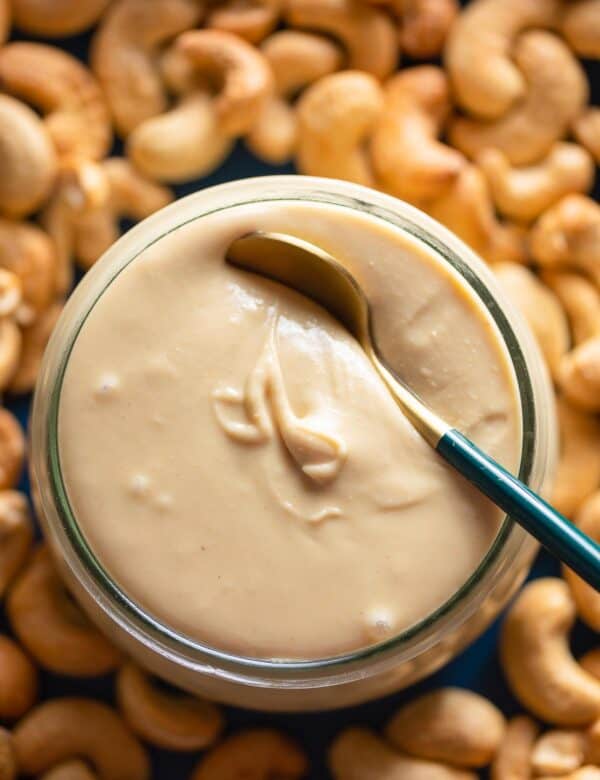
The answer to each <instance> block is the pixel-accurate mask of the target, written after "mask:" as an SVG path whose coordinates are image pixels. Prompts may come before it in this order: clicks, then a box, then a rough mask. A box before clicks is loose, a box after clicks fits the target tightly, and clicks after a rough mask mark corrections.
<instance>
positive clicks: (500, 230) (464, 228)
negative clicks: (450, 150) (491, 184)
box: [424, 165, 526, 263]
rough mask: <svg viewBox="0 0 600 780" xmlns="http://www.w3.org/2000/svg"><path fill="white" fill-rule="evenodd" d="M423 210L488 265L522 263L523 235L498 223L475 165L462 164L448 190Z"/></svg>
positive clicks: (488, 193)
mask: <svg viewBox="0 0 600 780" xmlns="http://www.w3.org/2000/svg"><path fill="white" fill-rule="evenodd" d="M424 209H425V211H427V213H428V214H430V215H431V216H432V217H433V218H434V219H437V220H438V221H439V222H441V223H442V224H443V225H446V227H448V228H450V230H453V231H454V232H455V233H456V235H457V236H458V237H459V238H462V240H463V241H464V242H465V243H467V244H469V246H470V247H472V248H473V249H474V250H475V252H477V253H478V254H479V255H481V257H482V258H484V259H485V260H487V261H488V262H490V263H495V262H497V261H502V260H508V261H511V262H515V263H521V262H523V261H524V260H525V257H526V254H525V242H524V235H523V232H522V231H521V230H520V229H519V228H517V227H516V226H514V225H504V224H502V223H501V222H499V221H498V219H497V218H496V214H495V212H494V206H493V204H492V198H491V195H490V192H489V189H488V186H487V182H486V180H485V177H484V175H483V174H482V172H481V171H480V170H479V168H477V167H476V166H474V165H466V166H465V167H464V168H463V169H462V170H461V171H460V173H459V174H458V176H457V177H456V180H455V182H454V183H453V185H452V186H451V187H450V188H449V189H448V191H447V192H445V193H444V194H443V195H441V196H440V197H439V198H437V199H436V200H433V201H431V202H429V203H427V204H425V206H424Z"/></svg>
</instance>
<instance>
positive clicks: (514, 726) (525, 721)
mask: <svg viewBox="0 0 600 780" xmlns="http://www.w3.org/2000/svg"><path fill="white" fill-rule="evenodd" d="M539 731H540V728H539V726H538V725H537V723H536V722H535V721H534V720H533V719H532V718H530V717H529V716H528V715H517V716H516V717H514V718H511V719H510V720H509V721H508V723H507V725H506V731H505V732H504V738H503V739H502V742H501V743H500V745H499V747H498V750H497V752H496V755H495V756H494V760H493V761H492V764H491V766H490V777H491V780H529V778H530V777H531V753H532V751H533V746H534V744H535V740H536V738H537V735H538V734H539Z"/></svg>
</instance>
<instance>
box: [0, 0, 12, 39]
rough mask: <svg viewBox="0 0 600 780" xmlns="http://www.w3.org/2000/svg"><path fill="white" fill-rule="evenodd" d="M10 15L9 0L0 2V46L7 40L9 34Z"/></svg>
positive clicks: (0, 0)
mask: <svg viewBox="0 0 600 780" xmlns="http://www.w3.org/2000/svg"><path fill="white" fill-rule="evenodd" d="M10 22H11V13H10V5H9V0H0V45H2V44H3V43H4V41H5V40H6V39H7V38H8V36H9V33H10Z"/></svg>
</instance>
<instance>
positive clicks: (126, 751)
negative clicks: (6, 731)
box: [13, 698, 150, 780]
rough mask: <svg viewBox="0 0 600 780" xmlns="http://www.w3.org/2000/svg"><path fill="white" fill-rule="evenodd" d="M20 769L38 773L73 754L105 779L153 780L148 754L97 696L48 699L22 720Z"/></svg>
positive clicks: (16, 738) (17, 742)
mask: <svg viewBox="0 0 600 780" xmlns="http://www.w3.org/2000/svg"><path fill="white" fill-rule="evenodd" d="M13 742H14V747H15V752H16V754H17V761H18V764H19V767H20V769H21V770H22V771H23V772H24V773H25V774H28V775H29V774H37V773H39V772H45V771H46V770H47V769H51V768H52V767H53V766H55V765H56V764H58V763H61V762H63V761H65V760H67V759H70V758H84V759H86V760H88V761H89V762H90V763H91V764H92V766H93V767H94V768H95V770H96V771H97V772H98V776H99V778H100V780H147V779H148V778H149V776H150V766H149V761H148V756H147V755H146V752H145V750H144V749H143V748H142V746H141V745H140V743H139V742H138V741H137V739H135V737H134V736H133V735H132V734H131V733H130V731H129V729H128V728H127V727H126V726H125V724H124V723H123V721H122V720H121V718H120V717H119V716H118V715H117V713H116V712H114V711H113V710H111V709H110V707H107V706H106V704H101V703H100V702H98V701H92V700H91V699H68V698H65V699H54V700H51V701H45V702H44V703H43V704H40V705H39V706H37V707H36V708H35V709H33V710H32V711H31V712H30V713H29V714H28V715H26V716H25V717H24V718H23V720H22V721H20V723H18V724H17V726H16V728H15V729H14V732H13Z"/></svg>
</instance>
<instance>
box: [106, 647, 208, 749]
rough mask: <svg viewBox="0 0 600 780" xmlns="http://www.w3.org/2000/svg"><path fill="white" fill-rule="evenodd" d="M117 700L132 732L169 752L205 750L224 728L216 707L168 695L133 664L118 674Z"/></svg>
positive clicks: (188, 697)
mask: <svg viewBox="0 0 600 780" xmlns="http://www.w3.org/2000/svg"><path fill="white" fill-rule="evenodd" d="M117 701H118V704H119V709H120V710H121V713H122V714H123V717H124V718H125V721H126V722H127V723H128V724H129V727H130V728H131V730H132V731H133V732H134V733H135V734H137V735H138V736H139V737H141V738H142V739H143V740H146V741H147V742H150V743H151V744H152V745H156V746H157V747H160V748H165V749H166V750H203V749H205V748H207V747H208V746H209V745H212V743H213V742H214V741H215V740H216V739H217V737H218V736H219V734H220V732H221V730H222V729H223V715H222V713H221V710H220V709H219V708H218V707H217V706H216V705H215V704H213V703H212V702H209V701H205V700H203V699H198V698H196V697H195V696H190V695H189V694H184V693H182V692H180V691H176V692H174V693H167V692H166V691H163V690H161V689H160V688H158V687H156V686H155V685H154V684H153V682H152V680H151V678H150V676H149V675H148V674H147V673H146V672H144V671H143V670H142V669H140V668H139V667H137V666H135V665H134V664H132V663H126V664H125V665H124V666H122V667H121V669H120V670H119V673H118V675H117Z"/></svg>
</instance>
